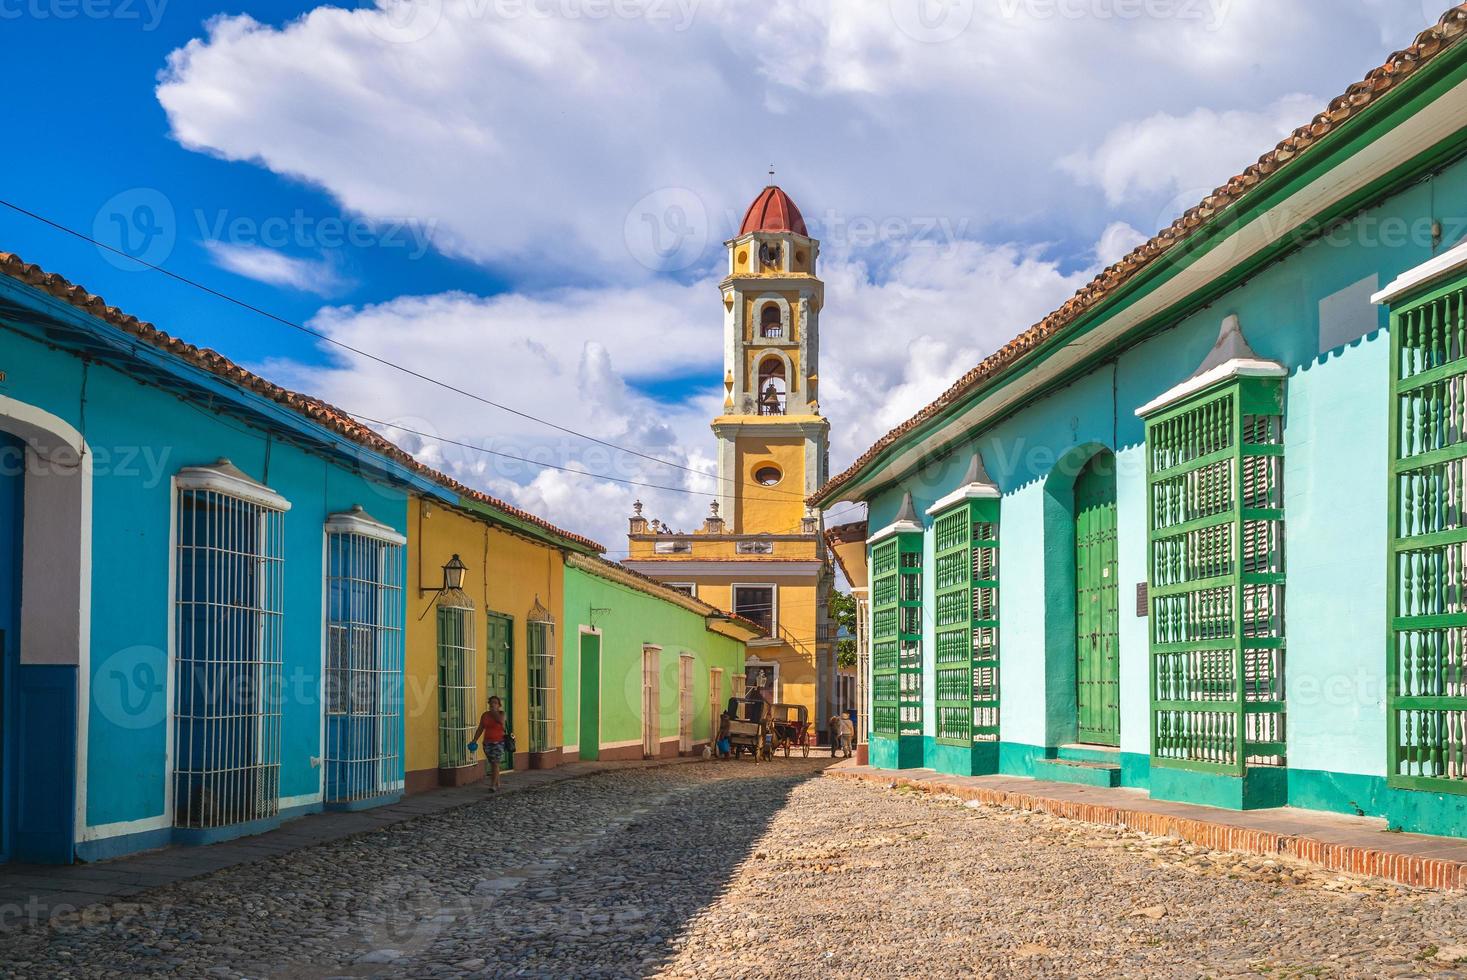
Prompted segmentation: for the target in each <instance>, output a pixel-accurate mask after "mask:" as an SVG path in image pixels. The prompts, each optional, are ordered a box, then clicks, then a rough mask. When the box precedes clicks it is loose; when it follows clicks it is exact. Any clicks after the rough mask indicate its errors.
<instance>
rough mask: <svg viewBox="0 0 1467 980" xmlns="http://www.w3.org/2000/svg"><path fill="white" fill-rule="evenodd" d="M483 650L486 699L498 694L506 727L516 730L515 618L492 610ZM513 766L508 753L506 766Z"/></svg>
mask: <svg viewBox="0 0 1467 980" xmlns="http://www.w3.org/2000/svg"><path fill="white" fill-rule="evenodd" d="M485 632H486V643H485V653H484V701H485V703H486V704H487V703H488V701H489V696H490V695H497V696H498V697H499V699H500V700H501V701H503V702H504V730H505V731H507V732H512V731H514V620H513V619H511V618H510V617H509V616H505V615H502V614H500V613H489V615H488V628H487V629H486V631H485ZM513 767H514V760H513V759H512V758H511V757H510V756H508V755H506V756H505V758H504V768H506V769H511V768H513Z"/></svg>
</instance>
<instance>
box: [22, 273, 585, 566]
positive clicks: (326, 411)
mask: <svg viewBox="0 0 1467 980" xmlns="http://www.w3.org/2000/svg"><path fill="white" fill-rule="evenodd" d="M0 272H3V273H4V274H5V275H7V276H9V277H10V278H12V279H15V280H18V281H19V282H23V283H25V284H26V285H27V286H31V287H34V288H36V289H39V290H41V291H42V292H45V293H49V294H51V295H52V296H55V297H57V298H58V299H63V300H65V301H66V302H68V303H70V304H71V305H72V306H75V307H77V308H78V309H80V310H83V311H85V312H87V313H90V314H91V315H92V316H94V317H96V318H97V319H99V320H102V321H103V322H105V323H109V324H111V325H112V326H114V327H116V328H118V329H119V330H121V331H123V332H124V333H127V334H129V335H130V336H133V337H136V338H137V339H139V340H141V341H143V342H144V343H146V344H149V345H150V346H153V347H156V348H158V349H159V350H162V351H165V352H167V353H169V354H172V355H173V356H174V357H177V358H178V359H179V360H181V361H184V362H185V363H188V364H192V365H193V366H195V367H198V368H202V369H203V370H205V371H208V372H210V373H211V374H215V375H218V376H219V377H221V378H223V379H225V380H226V381H229V382H231V383H233V384H235V385H236V386H238V387H240V388H244V389H247V390H249V391H251V392H254V393H255V394H256V395H259V396H260V397H262V398H267V399H269V400H270V401H273V402H276V403H278V404H281V405H284V406H285V407H286V408H289V409H291V410H292V411H295V412H297V413H299V414H300V415H303V416H305V417H306V418H307V419H309V420H311V421H312V422H314V423H316V424H317V425H319V426H321V427H322V428H324V429H327V430H329V431H331V432H334V433H336V434H337V435H340V436H344V437H345V438H347V439H350V440H351V441H352V442H355V443H357V444H358V445H361V446H365V447H366V448H367V449H370V450H371V451H372V452H374V453H377V454H378V455H380V456H385V457H386V458H388V459H390V460H392V461H393V462H396V463H398V464H400V465H402V466H404V467H406V468H407V469H410V470H412V471H413V472H415V473H418V474H420V475H422V476H424V477H426V478H427V479H429V480H432V481H433V482H434V483H437V484H438V485H439V486H442V487H444V488H446V489H448V490H451V491H453V492H454V493H456V494H458V495H459V496H461V497H466V498H468V499H470V500H474V501H477V502H479V503H481V504H484V505H486V506H489V507H492V508H493V509H495V510H498V511H501V512H503V513H504V514H507V515H509V516H511V517H514V518H516V519H518V520H520V521H524V522H525V523H527V524H532V525H534V526H535V527H538V528H540V529H541V530H543V531H545V532H547V533H549V534H552V535H554V536H556V537H559V538H562V539H564V540H566V541H569V542H573V543H575V544H577V545H580V546H581V547H585V548H590V549H593V550H595V551H597V552H602V551H605V550H606V548H605V547H603V546H602V545H600V544H597V543H596V542H595V541H592V540H591V539H590V538H586V537H582V536H581V535H579V534H574V533H572V532H570V531H566V530H562V529H561V528H558V527H556V526H555V525H554V524H551V523H550V522H549V521H545V520H542V519H540V518H539V517H536V516H535V515H534V514H531V513H529V512H528V511H523V510H520V509H519V508H518V507H515V506H513V505H512V504H508V503H505V502H504V501H502V500H499V499H497V498H495V497H491V496H489V495H488V494H486V493H484V492H482V491H480V490H475V489H473V488H472V487H466V486H464V485H463V484H462V483H459V482H458V481H457V480H455V479H453V478H452V477H450V476H447V475H445V474H443V473H439V472H438V471H437V470H435V469H432V468H431V467H428V466H424V465H423V464H422V463H420V462H418V461H417V460H416V459H414V458H413V457H412V456H411V455H409V454H408V453H406V452H404V451H403V450H401V449H399V448H398V447H397V446H396V445H394V444H393V443H391V442H389V441H388V440H387V439H384V438H383V437H382V436H381V435H379V434H378V433H377V432H376V431H375V430H373V429H369V428H368V427H367V426H365V425H363V424H361V423H360V422H358V421H357V420H356V419H354V418H352V417H351V416H350V415H348V414H346V413H345V412H343V411H341V409H339V408H336V407H335V406H332V405H328V404H327V403H326V402H324V401H322V400H321V399H319V398H314V397H312V396H310V395H302V394H300V393H298V392H294V391H290V390H288V389H286V388H282V387H280V386H279V385H276V384H273V383H271V382H269V381H266V380H265V379H264V378H262V377H260V376H259V375H257V374H254V373H252V372H250V371H246V370H245V369H244V368H242V367H240V366H239V365H238V364H235V363H234V362H233V361H231V360H230V359H229V358H227V357H225V356H224V355H222V354H219V353H217V352H216V351H212V350H208V349H207V348H202V347H195V346H194V345H193V344H188V343H184V342H183V341H181V340H179V339H177V338H175V337H171V336H169V335H168V334H166V333H164V332H163V331H162V330H159V329H158V328H157V327H155V326H153V325H152V324H151V323H146V322H144V321H142V320H139V319H138V318H137V317H135V316H131V315H130V314H127V313H123V312H122V311H121V310H119V309H118V308H117V307H115V306H108V305H107V303H106V301H105V300H103V299H102V297H100V296H97V295H94V294H92V293H89V292H87V291H86V290H85V289H83V288H82V287H81V286H77V285H75V284H73V283H71V282H68V281H67V280H66V279H64V278H63V277H61V276H59V275H57V274H56V273H54V272H47V271H45V270H44V269H42V268H41V267H40V266H38V265H33V264H31V263H29V262H25V261H22V260H21V258H20V257H19V256H17V255H14V254H12V253H10V252H0Z"/></svg>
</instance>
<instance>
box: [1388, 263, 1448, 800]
mask: <svg viewBox="0 0 1467 980" xmlns="http://www.w3.org/2000/svg"><path fill="white" fill-rule="evenodd" d="M1391 388H1392V390H1391V435H1390V440H1391V459H1392V464H1391V476H1390V481H1391V482H1390V526H1391V535H1392V540H1391V553H1390V557H1389V561H1390V570H1389V577H1388V579H1387V581H1388V594H1387V608H1388V616H1389V623H1390V633H1389V636H1390V639H1389V647H1388V649H1387V680H1386V683H1387V696H1388V702H1389V709H1388V710H1389V728H1388V733H1387V734H1388V746H1389V748H1388V751H1389V753H1390V754H1389V760H1388V768H1387V776H1388V779H1389V782H1390V784H1391V785H1393V786H1403V787H1407V788H1413V789H1429V790H1438V791H1447V792H1457V793H1461V792H1467V602H1464V593H1463V580H1464V578H1467V572H1464V568H1467V566H1464V559H1467V527H1464V520H1463V512H1464V508H1467V489H1464V484H1463V478H1464V476H1467V297H1464V288H1463V284H1462V283H1460V282H1459V283H1455V284H1453V285H1452V286H1450V287H1447V288H1444V289H1438V290H1435V291H1434V292H1432V293H1430V294H1428V295H1426V296H1425V297H1422V298H1421V299H1418V300H1416V301H1414V302H1412V303H1411V304H1410V305H1408V306H1405V307H1403V308H1401V309H1396V310H1392V311H1391Z"/></svg>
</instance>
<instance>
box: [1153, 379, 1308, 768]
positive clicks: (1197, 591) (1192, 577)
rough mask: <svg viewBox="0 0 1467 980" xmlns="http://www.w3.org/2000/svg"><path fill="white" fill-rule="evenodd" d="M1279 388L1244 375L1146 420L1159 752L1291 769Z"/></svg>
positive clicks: (1193, 763) (1173, 759) (1167, 756)
mask: <svg viewBox="0 0 1467 980" xmlns="http://www.w3.org/2000/svg"><path fill="white" fill-rule="evenodd" d="M1283 451H1284V447H1283V389H1282V385H1281V382H1279V381H1278V380H1276V379H1273V378H1256V377H1239V378H1235V379H1233V380H1231V381H1229V382H1227V383H1225V384H1223V385H1221V386H1214V387H1213V388H1210V389H1207V390H1205V391H1203V392H1201V393H1199V394H1196V395H1193V396H1191V397H1189V398H1186V399H1184V400H1181V401H1178V402H1173V403H1172V404H1170V405H1167V406H1165V407H1164V408H1162V409H1160V410H1158V411H1156V412H1154V413H1152V414H1151V415H1149V416H1148V417H1147V419H1146V454H1147V472H1148V492H1149V494H1150V505H1151V507H1150V511H1151V529H1150V542H1149V544H1150V578H1149V581H1148V589H1147V595H1148V599H1149V603H1150V628H1151V696H1152V728H1153V742H1152V756H1153V760H1154V762H1156V763H1157V764H1160V765H1169V766H1173V767H1178V768H1187V769H1196V770H1202V771H1211V772H1225V773H1233V774H1241V773H1242V772H1243V771H1244V770H1245V769H1246V768H1247V767H1249V766H1282V765H1284V764H1285V733H1284V720H1285V711H1284V706H1285V702H1284V687H1283V685H1284V623H1283V592H1284V560H1283V517H1284V512H1283V486H1282V478H1283Z"/></svg>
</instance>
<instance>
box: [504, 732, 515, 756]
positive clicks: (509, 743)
mask: <svg viewBox="0 0 1467 980" xmlns="http://www.w3.org/2000/svg"><path fill="white" fill-rule="evenodd" d="M514 752H515V744H514V732H505V733H504V754H505V755H514Z"/></svg>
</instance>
